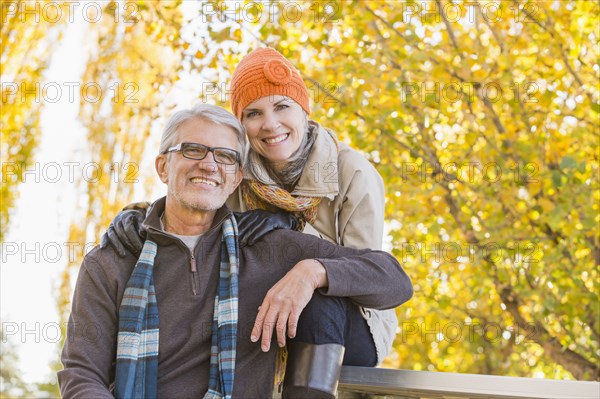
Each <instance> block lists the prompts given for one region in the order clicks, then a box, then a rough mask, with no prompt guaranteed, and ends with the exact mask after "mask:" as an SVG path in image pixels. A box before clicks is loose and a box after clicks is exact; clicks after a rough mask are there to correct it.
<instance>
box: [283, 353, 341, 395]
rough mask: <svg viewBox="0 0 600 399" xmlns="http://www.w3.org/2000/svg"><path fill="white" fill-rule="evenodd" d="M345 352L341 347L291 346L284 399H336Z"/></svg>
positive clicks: (284, 386)
mask: <svg viewBox="0 0 600 399" xmlns="http://www.w3.org/2000/svg"><path fill="white" fill-rule="evenodd" d="M344 350H345V349H344V347H343V346H342V345H339V344H323V345H314V344H306V343H304V342H293V343H290V344H289V345H288V360H287V367H286V369H285V379H284V380H283V393H282V398H283V399H334V398H335V394H336V391H337V385H338V379H339V378H340V371H341V369H342V360H343V359H344Z"/></svg>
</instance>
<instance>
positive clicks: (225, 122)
mask: <svg viewBox="0 0 600 399" xmlns="http://www.w3.org/2000/svg"><path fill="white" fill-rule="evenodd" d="M194 118H200V119H204V120H205V121H207V122H211V123H214V124H216V125H222V126H227V127H230V128H231V129H233V131H234V132H235V134H236V136H237V141H238V144H239V148H238V149H237V150H238V151H239V153H240V161H241V164H242V168H243V167H244V165H246V161H247V160H248V139H247V138H246V130H245V129H244V126H242V124H241V123H240V121H239V120H238V119H237V118H236V117H235V116H233V114H232V113H230V112H229V111H227V110H226V109H224V108H221V107H218V106H216V105H212V104H198V105H196V106H194V107H193V108H192V109H185V110H182V111H177V112H175V113H174V114H173V115H172V116H171V118H170V119H169V121H168V122H167V126H165V129H164V130H163V133H162V137H161V139H160V147H159V153H160V154H162V153H163V152H165V151H167V149H168V148H169V147H172V146H174V145H176V144H177V143H175V140H176V135H177V130H178V129H179V127H180V126H181V125H183V124H184V123H185V122H187V121H188V120H190V119H194Z"/></svg>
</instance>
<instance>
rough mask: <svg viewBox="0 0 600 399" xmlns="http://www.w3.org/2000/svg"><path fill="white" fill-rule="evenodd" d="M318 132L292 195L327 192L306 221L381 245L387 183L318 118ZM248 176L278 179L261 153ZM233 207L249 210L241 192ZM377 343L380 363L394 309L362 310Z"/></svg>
mask: <svg viewBox="0 0 600 399" xmlns="http://www.w3.org/2000/svg"><path fill="white" fill-rule="evenodd" d="M309 124H310V128H311V129H312V131H313V132H314V133H315V134H316V138H315V143H314V146H313V149H312V151H311V153H310V155H309V157H308V161H307V163H306V166H305V167H304V171H303V173H302V175H301V177H300V180H299V181H298V184H297V185H296V187H295V189H294V191H293V192H292V194H293V195H301V196H307V197H324V198H323V200H322V201H321V202H320V204H319V205H318V208H317V217H316V221H315V222H314V223H313V224H312V225H310V224H308V223H307V224H306V227H305V229H304V233H310V234H313V235H317V236H319V237H321V238H324V239H326V240H328V241H330V242H333V243H337V244H339V245H343V246H345V247H351V248H370V249H381V247H382V240H383V213H384V188H383V180H382V179H381V176H380V175H379V173H378V172H377V170H376V169H375V168H374V167H373V165H371V163H369V161H367V160H366V159H365V158H364V157H363V156H362V155H361V154H360V153H359V152H357V151H356V150H354V149H352V148H350V147H349V146H348V145H346V144H344V143H340V144H339V151H338V149H337V147H336V144H335V142H334V141H333V139H332V138H331V137H330V135H329V134H328V133H327V132H326V131H325V129H324V128H323V127H322V126H321V125H319V124H318V123H316V122H314V121H310V122H309ZM249 161H250V163H251V164H250V167H249V168H247V169H248V172H247V173H246V176H245V178H248V179H255V180H258V181H260V182H262V183H264V184H275V182H274V181H273V180H272V179H271V178H270V177H269V175H268V173H267V171H266V170H265V169H264V166H263V165H262V164H261V163H260V160H258V159H257V158H255V159H253V158H251V159H250V160H249ZM227 205H228V206H229V208H230V209H232V210H239V211H246V210H248V209H247V207H246V204H245V203H244V201H243V200H242V197H241V191H240V190H237V191H236V192H234V193H233V194H232V195H231V197H229V199H228V200H227ZM363 316H364V317H365V319H366V320H367V323H368V324H369V327H370V329H371V333H372V335H373V340H374V342H375V346H376V348H377V362H378V363H381V362H382V361H383V359H384V358H385V357H386V356H387V355H388V354H389V352H390V350H391V347H392V343H393V341H394V336H395V334H396V329H397V327H398V320H397V319H396V314H395V312H394V310H393V309H391V310H385V311H379V310H374V309H363Z"/></svg>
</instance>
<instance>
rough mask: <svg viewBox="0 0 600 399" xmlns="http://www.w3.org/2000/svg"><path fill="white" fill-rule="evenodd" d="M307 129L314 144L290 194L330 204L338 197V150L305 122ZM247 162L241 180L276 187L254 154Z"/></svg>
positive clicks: (320, 130) (318, 129)
mask: <svg viewBox="0 0 600 399" xmlns="http://www.w3.org/2000/svg"><path fill="white" fill-rule="evenodd" d="M308 126H309V129H310V131H311V132H312V133H313V134H314V135H315V142H314V144H313V148H312V150H311V152H310V154H309V155H308V160H307V161H306V165H304V171H303V172H302V175H301V176H300V180H298V184H296V187H295V188H294V191H292V193H291V194H292V195H300V196H305V197H327V198H328V199H330V200H332V199H333V198H334V197H335V196H336V195H337V194H338V193H339V183H338V148H337V146H336V143H335V142H334V140H333V139H332V138H331V136H330V134H329V133H328V132H327V131H326V130H325V128H323V127H322V126H321V125H320V124H318V123H317V122H315V121H308ZM334 134H335V133H334ZM249 162H250V168H248V170H246V172H245V175H244V178H246V179H253V180H258V181H259V182H261V183H263V184H267V185H276V183H275V181H274V180H273V179H272V178H271V177H270V176H269V173H268V172H267V169H266V168H265V166H264V165H263V162H262V160H261V159H260V158H259V156H258V155H257V154H256V153H254V152H253V153H251V156H250V160H249Z"/></svg>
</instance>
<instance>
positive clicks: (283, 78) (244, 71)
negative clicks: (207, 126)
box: [231, 47, 310, 119]
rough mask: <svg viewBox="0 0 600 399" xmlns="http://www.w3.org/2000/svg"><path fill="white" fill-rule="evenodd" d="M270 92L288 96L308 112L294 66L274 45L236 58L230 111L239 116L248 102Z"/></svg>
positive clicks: (304, 92) (302, 88) (232, 78)
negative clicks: (239, 59) (238, 61)
mask: <svg viewBox="0 0 600 399" xmlns="http://www.w3.org/2000/svg"><path fill="white" fill-rule="evenodd" d="M274 94H279V95H282V96H287V97H289V98H291V99H292V100H294V101H295V102H297V103H298V105H300V106H301V107H302V109H303V110H304V111H306V113H307V114H310V107H309V105H308V89H307V88H306V85H305V84H304V81H303V80H302V77H301V76H300V73H299V72H298V70H297V69H296V68H295V67H294V65H292V63H291V62H290V61H289V60H288V59H287V58H285V57H284V56H283V55H282V54H281V53H280V52H278V51H277V50H275V49H274V48H271V47H266V48H257V49H256V50H254V51H252V52H250V53H249V54H248V55H246V56H245V57H244V59H242V60H241V61H240V63H239V64H238V66H237V67H236V68H235V71H234V72H233V76H232V77H231V109H232V111H233V114H234V115H235V116H237V118H238V119H241V117H242V111H243V110H244V108H246V107H247V106H248V104H250V103H251V102H253V101H256V100H258V99H259V98H262V97H265V96H269V95H274Z"/></svg>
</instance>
